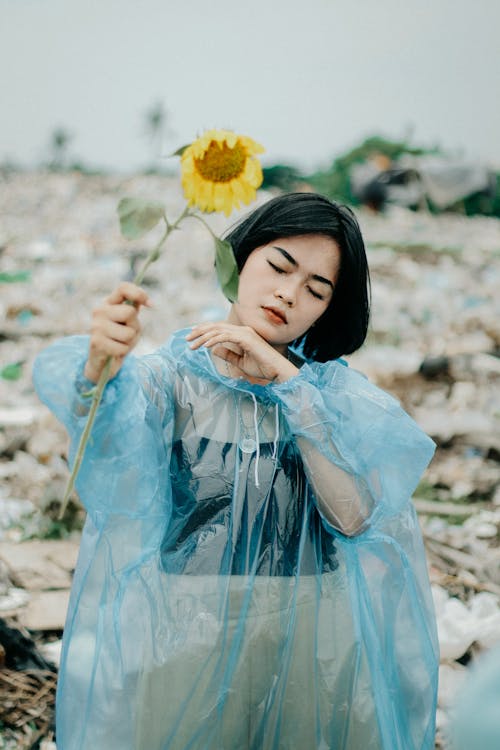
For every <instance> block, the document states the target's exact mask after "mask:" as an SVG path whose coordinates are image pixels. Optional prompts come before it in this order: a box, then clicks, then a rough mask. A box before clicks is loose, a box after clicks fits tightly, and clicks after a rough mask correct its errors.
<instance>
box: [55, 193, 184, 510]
mask: <svg viewBox="0 0 500 750" xmlns="http://www.w3.org/2000/svg"><path fill="white" fill-rule="evenodd" d="M188 214H189V206H186V207H185V209H184V211H183V212H182V213H181V214H180V216H179V217H178V218H177V219H176V220H175V221H174V223H173V224H170V223H169V221H168V219H167V217H166V216H165V215H164V216H163V219H164V221H165V231H164V232H163V235H162V237H161V239H160V241H159V242H158V243H157V244H156V245H155V247H154V248H153V249H152V250H151V252H150V253H149V255H148V257H147V258H146V261H145V263H144V265H143V266H142V268H141V269H140V270H139V271H138V273H137V274H136V275H135V278H134V280H133V283H134V284H137V285H139V284H141V283H142V280H143V279H144V276H145V275H146V271H147V270H148V268H149V266H150V265H151V263H154V261H155V260H158V258H159V257H160V250H161V248H162V245H163V244H164V243H165V242H166V240H167V238H168V236H169V234H170V233H171V232H173V231H174V230H175V229H177V228H178V226H179V224H180V223H181V221H182V220H183V219H184V218H185V217H186V216H187V215H188ZM127 303H128V304H130V305H132V304H134V303H133V302H130V301H127ZM112 362H113V357H108V358H107V360H106V362H105V364H104V367H103V370H102V372H101V374H100V376H99V380H98V381H97V383H96V385H95V387H94V388H92V390H91V391H89V394H88V395H89V396H90V395H92V404H91V406H90V410H89V413H88V416H87V421H86V423H85V427H84V430H83V432H82V435H81V437H80V442H79V443H78V449H77V452H76V457H75V462H74V464H73V468H72V470H71V475H70V477H69V479H68V483H67V485H66V489H65V491H64V497H63V499H62V502H61V510H60V511H59V516H58V518H59V520H61V518H62V517H63V516H64V513H65V512H66V508H67V506H68V502H69V499H70V497H71V495H72V492H73V488H74V486H75V481H76V478H77V476H78V472H79V471H80V466H81V464H82V461H83V456H84V454H85V448H86V446H87V443H88V440H89V437H90V434H91V431H92V427H93V424H94V421H95V418H96V414H97V409H98V408H99V404H100V403H101V399H102V394H103V393H104V388H105V387H106V383H107V382H108V379H109V373H110V370H111V364H112Z"/></svg>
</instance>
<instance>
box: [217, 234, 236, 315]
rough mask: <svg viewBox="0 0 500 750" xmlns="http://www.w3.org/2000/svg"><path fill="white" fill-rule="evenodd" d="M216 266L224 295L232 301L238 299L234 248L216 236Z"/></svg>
mask: <svg viewBox="0 0 500 750" xmlns="http://www.w3.org/2000/svg"><path fill="white" fill-rule="evenodd" d="M214 239H215V268H216V271H217V278H218V279H219V284H220V285H221V289H222V291H223V293H224V295H225V296H226V297H227V299H228V300H229V301H230V302H235V300H237V299H238V280H239V274H238V266H237V264H236V258H235V257H234V253H233V248H232V247H231V245H230V244H229V242H226V240H221V239H219V238H218V237H215V238H214Z"/></svg>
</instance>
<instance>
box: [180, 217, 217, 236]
mask: <svg viewBox="0 0 500 750" xmlns="http://www.w3.org/2000/svg"><path fill="white" fill-rule="evenodd" d="M186 216H187V218H189V219H198V221H201V223H202V224H203V226H204V227H205V229H208V231H209V232H210V234H211V235H212V239H214V240H217V239H218V237H217V235H216V234H215V232H214V231H213V229H212V227H211V226H209V225H208V224H207V222H206V221H205V219H204V218H203V216H200V215H199V214H195V213H191V211H189V210H188V211H187V212H186Z"/></svg>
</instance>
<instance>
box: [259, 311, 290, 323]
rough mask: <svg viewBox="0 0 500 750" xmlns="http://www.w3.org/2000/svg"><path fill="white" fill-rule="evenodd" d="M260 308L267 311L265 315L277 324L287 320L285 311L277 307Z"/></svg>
mask: <svg viewBox="0 0 500 750" xmlns="http://www.w3.org/2000/svg"><path fill="white" fill-rule="evenodd" d="M262 309H263V310H264V312H265V313H267V317H268V318H269V320H271V322H273V323H279V324H282V323H286V322H287V319H286V315H285V313H284V312H283V311H282V310H280V309H279V308H278V307H263V308H262Z"/></svg>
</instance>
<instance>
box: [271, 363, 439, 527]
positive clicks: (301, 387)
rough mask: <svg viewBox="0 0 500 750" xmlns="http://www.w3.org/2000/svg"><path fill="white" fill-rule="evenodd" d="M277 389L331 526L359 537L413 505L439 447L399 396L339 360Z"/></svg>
mask: <svg viewBox="0 0 500 750" xmlns="http://www.w3.org/2000/svg"><path fill="white" fill-rule="evenodd" d="M275 393H276V394H277V397H278V398H279V399H280V401H281V404H282V408H283V412H284V415H285V419H286V421H287V423H288V426H289V429H290V431H291V432H292V434H293V435H294V437H295V440H296V441H297V445H298V447H299V449H300V451H301V455H302V458H303V461H304V465H305V468H306V472H307V474H308V478H309V481H310V484H311V485H312V487H313V490H314V493H315V497H316V502H317V505H318V510H319V512H320V513H321V515H322V517H323V519H324V521H326V523H327V525H330V526H331V527H333V528H334V529H336V530H338V531H340V532H342V533H344V534H346V535H348V536H351V535H355V534H358V533H360V532H361V531H364V530H365V529H366V528H367V527H368V525H373V524H376V523H377V522H378V520H379V519H380V520H381V519H383V518H387V517H390V516H393V515H395V514H397V513H398V512H399V511H400V510H401V509H402V508H404V506H405V505H407V504H408V501H409V499H410V498H411V495H412V493H413V491H414V489H415V487H416V486H417V484H418V481H419V479H420V476H421V475H422V473H423V471H424V469H425V468H426V466H427V464H428V463H429V461H430V459H431V457H432V455H433V452H434V447H435V446H434V443H433V441H432V440H431V439H430V438H429V437H427V435H425V434H424V433H423V432H422V430H421V429H420V428H419V427H418V425H417V424H416V423H415V422H414V420H413V419H411V417H409V416H408V414H406V412H405V411H403V409H402V408H401V406H400V405H399V403H398V402H397V401H396V400H395V399H394V398H393V397H392V396H390V395H389V394H387V393H385V392H384V391H382V390H380V389H379V388H377V387H376V386H374V385H373V384H371V383H370V382H369V381H368V380H367V379H366V378H365V377H364V376H363V375H361V374H360V373H359V372H356V371H355V370H351V369H350V368H348V367H345V366H343V365H340V364H339V363H335V362H333V363H328V364H314V365H304V366H303V367H302V368H301V370H300V372H299V374H298V375H297V376H296V377H294V378H291V379H290V380H289V381H287V382H285V383H282V384H280V385H278V386H276V388H275Z"/></svg>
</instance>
